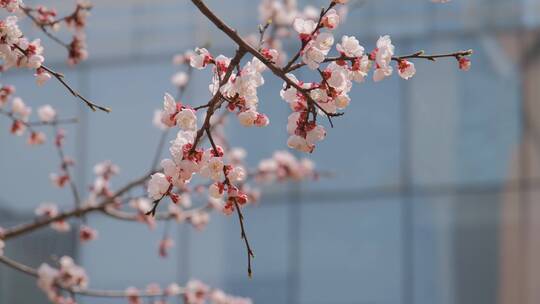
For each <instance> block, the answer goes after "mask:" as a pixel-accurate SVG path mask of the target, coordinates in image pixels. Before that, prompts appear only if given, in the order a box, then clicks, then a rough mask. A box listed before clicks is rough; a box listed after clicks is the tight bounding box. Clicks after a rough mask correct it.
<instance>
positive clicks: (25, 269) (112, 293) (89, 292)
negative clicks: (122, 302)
mask: <svg viewBox="0 0 540 304" xmlns="http://www.w3.org/2000/svg"><path fill="white" fill-rule="evenodd" d="M0 263H2V264H4V265H6V266H8V267H10V268H12V269H14V270H17V271H19V272H22V273H24V274H27V275H30V276H33V277H36V278H38V277H39V275H38V271H37V269H35V268H32V267H30V266H28V265H25V264H22V263H20V262H17V261H15V260H12V259H10V258H8V257H6V256H1V255H0ZM56 287H57V288H61V289H62V290H64V291H66V292H69V293H71V294H76V295H81V296H89V297H98V298H129V297H133V294H131V293H130V292H129V291H127V290H99V289H86V288H84V289H83V288H76V287H71V288H64V287H61V286H59V285H57V286H56ZM183 293H184V289H179V290H177V291H176V293H174V294H171V293H170V292H169V291H165V290H164V291H159V292H150V291H147V292H139V293H137V297H143V298H148V297H161V296H178V295H181V294H183Z"/></svg>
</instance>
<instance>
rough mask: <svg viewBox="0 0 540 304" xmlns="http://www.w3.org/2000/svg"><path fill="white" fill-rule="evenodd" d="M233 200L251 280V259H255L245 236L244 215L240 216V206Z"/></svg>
mask: <svg viewBox="0 0 540 304" xmlns="http://www.w3.org/2000/svg"><path fill="white" fill-rule="evenodd" d="M233 200H234V207H235V208H236V214H237V215H238V221H239V222H240V237H241V238H242V240H244V243H245V245H246V251H247V258H248V276H249V277H250V278H251V277H252V275H253V270H252V268H251V259H253V258H255V254H254V253H253V250H252V249H251V246H250V245H249V239H248V237H247V234H246V229H245V228H244V214H242V211H241V210H240V206H239V204H238V202H237V201H236V199H233Z"/></svg>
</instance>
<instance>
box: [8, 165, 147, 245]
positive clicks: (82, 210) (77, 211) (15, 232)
mask: <svg viewBox="0 0 540 304" xmlns="http://www.w3.org/2000/svg"><path fill="white" fill-rule="evenodd" d="M152 173H153V172H151V173H148V174H146V175H144V176H142V177H140V178H138V179H136V180H134V181H132V182H130V183H128V184H127V185H125V186H124V187H122V188H121V189H120V190H118V191H116V192H115V193H114V194H112V195H111V196H110V197H107V198H106V199H104V200H103V201H102V202H101V203H99V204H97V205H86V206H81V207H79V208H74V209H72V210H70V211H65V212H61V213H59V214H58V215H56V216H53V217H48V218H38V219H36V220H35V221H33V222H30V223H23V224H19V225H17V226H15V227H12V228H8V229H5V230H4V232H3V234H2V239H4V240H8V239H11V238H14V237H17V236H20V235H23V234H26V233H29V232H32V231H34V230H37V229H40V228H43V227H46V226H47V225H49V224H51V223H54V222H58V221H63V220H66V219H68V218H71V217H81V216H83V215H85V214H87V213H91V212H95V211H103V210H104V209H105V207H107V206H108V205H110V204H112V203H114V201H115V199H116V198H118V197H120V196H122V195H124V194H125V193H127V192H128V191H129V190H131V189H132V188H134V187H137V186H140V185H142V184H143V183H144V182H145V181H146V180H147V179H148V178H149V177H150V175H152Z"/></svg>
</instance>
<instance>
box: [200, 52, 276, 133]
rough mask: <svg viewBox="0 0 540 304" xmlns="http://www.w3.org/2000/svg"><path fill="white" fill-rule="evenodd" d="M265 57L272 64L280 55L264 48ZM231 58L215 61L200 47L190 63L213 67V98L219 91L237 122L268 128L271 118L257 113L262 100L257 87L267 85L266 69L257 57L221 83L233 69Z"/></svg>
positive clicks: (221, 57) (211, 89)
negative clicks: (264, 76) (235, 116)
mask: <svg viewBox="0 0 540 304" xmlns="http://www.w3.org/2000/svg"><path fill="white" fill-rule="evenodd" d="M261 52H262V54H263V55H264V56H265V57H266V58H267V59H268V60H271V61H275V60H277V56H278V52H277V51H276V50H274V49H263V50H261ZM230 63H231V58H228V57H226V56H224V55H219V56H217V57H216V58H214V57H213V56H212V55H211V54H210V52H209V51H208V50H207V49H205V48H197V49H196V50H195V53H194V54H193V55H192V56H191V58H190V64H191V66H192V67H193V68H195V69H199V70H200V69H204V68H205V67H206V66H208V65H209V64H211V65H213V75H214V77H213V79H212V83H211V84H210V86H209V89H210V92H211V93H212V95H214V94H216V93H217V92H218V91H219V92H220V93H221V96H222V97H223V98H224V99H225V100H226V101H227V109H228V110H229V111H231V112H236V113H237V117H238V120H239V121H240V123H241V124H242V125H243V126H246V127H251V126H257V127H265V126H267V125H268V124H269V123H270V121H269V119H268V117H267V116H266V115H264V114H261V113H259V112H258V111H257V105H258V103H259V98H258V97H257V88H258V87H260V86H262V85H263V84H264V78H263V76H262V73H263V72H264V71H265V70H266V65H264V64H263V63H262V62H261V61H260V60H259V59H258V58H255V57H254V58H253V59H252V60H251V61H249V62H247V63H246V64H245V65H244V66H243V67H242V68H241V69H240V68H238V70H239V71H238V73H233V74H231V76H230V77H229V79H228V80H227V82H226V83H222V80H223V79H224V78H225V75H226V73H227V70H228V69H229V68H230V67H229V65H230Z"/></svg>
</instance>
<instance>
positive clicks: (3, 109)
mask: <svg viewBox="0 0 540 304" xmlns="http://www.w3.org/2000/svg"><path fill="white" fill-rule="evenodd" d="M14 93H15V87H13V86H10V85H3V86H2V85H0V114H2V115H4V116H7V117H9V118H10V119H11V120H12V123H11V126H10V133H12V134H14V135H16V136H22V135H24V134H25V133H26V131H27V130H29V132H28V133H29V135H28V141H27V142H28V144H30V145H40V144H43V143H44V142H45V140H46V135H45V133H43V132H41V131H37V130H35V129H34V128H33V127H32V125H33V124H36V122H33V123H31V122H29V119H30V116H31V114H32V108H31V107H30V106H28V105H27V104H26V103H25V102H24V101H23V99H22V98H20V97H16V96H14ZM37 116H38V118H39V121H38V122H37V123H39V124H43V125H47V124H54V123H55V122H56V119H57V117H56V110H55V109H54V108H53V107H52V106H50V105H48V104H47V105H43V106H41V107H39V108H38V110H37Z"/></svg>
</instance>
